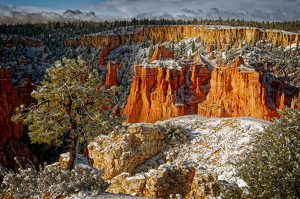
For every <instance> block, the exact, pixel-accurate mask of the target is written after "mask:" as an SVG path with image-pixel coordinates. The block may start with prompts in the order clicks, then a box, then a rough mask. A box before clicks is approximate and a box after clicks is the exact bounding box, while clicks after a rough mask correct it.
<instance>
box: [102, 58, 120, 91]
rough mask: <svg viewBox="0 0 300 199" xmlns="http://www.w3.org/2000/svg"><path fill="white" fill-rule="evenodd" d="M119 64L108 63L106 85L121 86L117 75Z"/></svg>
mask: <svg viewBox="0 0 300 199" xmlns="http://www.w3.org/2000/svg"><path fill="white" fill-rule="evenodd" d="M117 68H118V64H117V62H115V63H114V64H112V63H110V62H109V63H108V64H107V75H106V81H105V87H106V88H109V87H111V86H119V85H120V84H119V81H118V75H117Z"/></svg>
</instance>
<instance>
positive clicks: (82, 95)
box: [13, 57, 121, 170]
mask: <svg viewBox="0 0 300 199" xmlns="http://www.w3.org/2000/svg"><path fill="white" fill-rule="evenodd" d="M116 92H120V90H119V89H118V88H116V87H112V88H111V89H109V90H107V89H105V87H104V86H101V81H100V78H99V75H98V72H97V71H96V70H94V71H92V72H91V71H90V69H89V66H88V64H87V63H86V62H85V61H83V60H82V58H81V57H79V58H78V60H68V59H64V60H63V61H57V62H56V63H55V66H54V67H51V68H48V69H47V73H46V75H45V80H43V81H42V82H41V86H38V87H37V89H36V90H35V91H33V92H32V97H34V98H35V99H36V101H37V103H36V104H34V105H32V106H30V107H29V108H26V109H25V108H24V106H21V108H19V109H18V110H17V114H16V115H15V116H14V118H13V120H14V121H17V122H18V121H22V122H23V123H24V124H26V125H28V126H29V127H28V129H29V133H28V135H29V137H30V139H31V141H32V143H43V142H45V143H53V142H54V143H55V144H60V143H61V140H59V137H60V136H62V135H63V134H64V133H65V132H68V133H69V134H70V137H71V147H70V161H69V163H68V169H69V170H72V169H73V168H74V161H75V159H76V155H77V153H78V146H79V141H88V140H90V139H92V138H93V137H95V136H97V135H99V134H103V133H108V132H110V131H112V130H113V128H114V127H115V126H116V125H118V124H120V122H121V118H120V117H119V116H118V114H116V113H117V111H118V110H119V106H120V103H119V101H118V99H117V98H116V96H115V95H114V93H116Z"/></svg>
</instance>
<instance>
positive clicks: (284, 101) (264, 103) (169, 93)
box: [124, 56, 297, 123]
mask: <svg viewBox="0 0 300 199" xmlns="http://www.w3.org/2000/svg"><path fill="white" fill-rule="evenodd" d="M208 82H210V85H208ZM209 86H210V88H209ZM295 97H297V94H296V93H295V92H290V93H288V92H285V89H284V85H283V84H282V83H281V82H280V81H278V80H277V78H276V77H275V76H274V75H273V74H272V72H270V71H267V72H264V71H260V72H257V71H255V70H254V69H252V68H248V67H245V66H244V60H243V59H242V58H241V57H238V58H237V59H236V61H235V63H234V64H233V66H222V67H216V68H214V69H213V71H212V73H211V75H210V72H209V70H208V68H207V66H206V65H205V64H203V63H201V61H200V60H199V58H197V56H196V57H195V58H194V60H188V62H185V64H184V67H181V68H177V69H175V68H162V67H160V66H157V67H155V68H151V67H147V66H145V67H144V66H135V75H134V77H133V83H132V87H131V90H130V96H129V98H128V102H127V105H126V107H125V110H124V114H125V116H126V118H127V121H128V122H130V123H136V122H155V121H157V120H166V119H168V118H171V117H177V116H182V115H187V114H199V115H203V116H211V117H239V116H249V117H256V118H260V119H265V120H271V119H272V118H273V117H276V116H278V113H277V109H283V108H284V105H285V106H289V107H290V106H292V107H293V106H295V100H294V98H295Z"/></svg>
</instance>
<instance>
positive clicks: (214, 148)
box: [156, 115, 270, 186]
mask: <svg viewBox="0 0 300 199" xmlns="http://www.w3.org/2000/svg"><path fill="white" fill-rule="evenodd" d="M166 123H171V124H173V125H176V126H181V127H182V128H184V129H185V130H186V131H187V133H188V134H189V135H190V138H191V140H190V141H189V142H186V143H184V144H182V145H180V146H179V147H178V149H177V150H178V155H177V156H176V157H175V158H174V159H173V164H178V165H179V164H180V163H182V162H192V163H195V164H197V167H199V168H204V169H206V170H207V171H209V172H212V173H216V174H217V175H218V179H219V180H226V181H228V182H237V183H238V184H239V185H240V186H244V185H245V184H244V182H243V181H241V180H239V179H235V178H234V177H233V175H234V172H235V171H234V167H233V166H232V165H231V164H230V162H233V161H234V160H235V159H237V158H239V157H242V156H243V153H244V152H246V151H247V150H251V146H252V145H251V143H252V141H253V139H252V137H251V136H252V135H253V134H255V133H259V132H261V131H262V130H263V128H264V126H266V125H269V124H270V122H269V121H265V120H260V119H255V118H250V117H232V118H209V117H203V116H198V115H187V116H182V117H177V118H172V119H169V120H166V121H158V122H156V124H161V125H165V124H166Z"/></svg>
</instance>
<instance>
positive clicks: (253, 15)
mask: <svg viewBox="0 0 300 199" xmlns="http://www.w3.org/2000/svg"><path fill="white" fill-rule="evenodd" d="M66 9H72V10H81V11H82V13H80V12H74V13H73V12H72V13H70V12H69V13H67V14H68V17H69V18H70V17H72V16H71V15H72V14H74V15H80V16H79V17H85V16H89V17H90V18H88V19H91V20H97V19H98V20H101V19H109V18H112V19H115V18H118V19H121V18H125V19H129V18H132V17H138V18H174V19H178V18H181V19H193V18H197V19H205V18H211V19H215V18H218V17H222V18H239V19H248V20H250V19H251V20H265V21H267V20H268V21H283V20H300V0H0V13H1V14H2V15H5V16H9V17H12V18H13V17H15V18H17V17H18V16H17V15H15V14H12V13H15V12H21V13H22V14H23V15H22V16H25V15H26V14H30V13H41V12H44V13H43V17H47V13H48V14H49V13H51V17H53V16H54V13H55V14H57V15H55V17H62V19H64V17H65V16H64V12H65V10H66ZM90 11H93V12H94V13H95V16H94V15H93V18H91V15H90V14H89V13H90ZM77 17H78V16H77Z"/></svg>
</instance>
